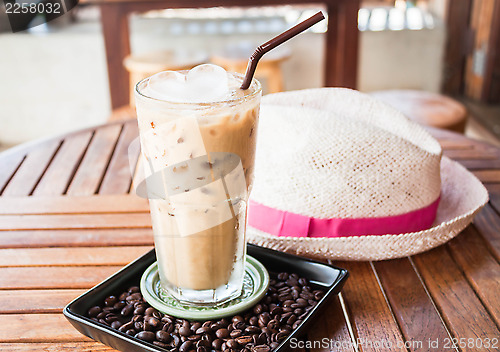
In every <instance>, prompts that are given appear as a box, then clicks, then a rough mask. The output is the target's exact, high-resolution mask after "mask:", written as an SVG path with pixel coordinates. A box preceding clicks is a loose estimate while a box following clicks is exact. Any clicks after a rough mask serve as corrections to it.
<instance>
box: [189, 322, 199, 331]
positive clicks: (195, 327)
mask: <svg viewBox="0 0 500 352" xmlns="http://www.w3.org/2000/svg"><path fill="white" fill-rule="evenodd" d="M190 328H191V331H192V332H196V330H198V329H199V328H201V323H200V322H196V323H193V325H191V326H190Z"/></svg>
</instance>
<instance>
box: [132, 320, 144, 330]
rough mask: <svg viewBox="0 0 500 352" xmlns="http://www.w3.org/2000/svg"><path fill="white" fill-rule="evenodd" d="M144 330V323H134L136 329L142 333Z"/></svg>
mask: <svg viewBox="0 0 500 352" xmlns="http://www.w3.org/2000/svg"><path fill="white" fill-rule="evenodd" d="M143 328H144V323H143V322H142V321H136V322H135V323H134V329H136V330H138V331H140V330H142V329H143Z"/></svg>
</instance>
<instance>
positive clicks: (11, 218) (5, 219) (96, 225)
mask: <svg viewBox="0 0 500 352" xmlns="http://www.w3.org/2000/svg"><path fill="white" fill-rule="evenodd" d="M150 227H151V216H150V215H149V214H148V213H130V214H127V213H120V214H62V215H60V214H56V215H0V231H2V230H49V229H54V230H55V229H61V230H62V229H110V228H150Z"/></svg>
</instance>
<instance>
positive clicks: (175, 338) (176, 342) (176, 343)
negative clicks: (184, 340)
mask: <svg viewBox="0 0 500 352" xmlns="http://www.w3.org/2000/svg"><path fill="white" fill-rule="evenodd" d="M170 336H172V346H173V347H179V346H180V345H181V339H180V337H179V336H177V335H172V334H171V335H170Z"/></svg>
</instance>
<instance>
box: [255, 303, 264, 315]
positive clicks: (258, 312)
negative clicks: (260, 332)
mask: <svg viewBox="0 0 500 352" xmlns="http://www.w3.org/2000/svg"><path fill="white" fill-rule="evenodd" d="M253 312H254V313H255V314H260V313H262V304H257V305H256V306H255V307H253Z"/></svg>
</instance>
